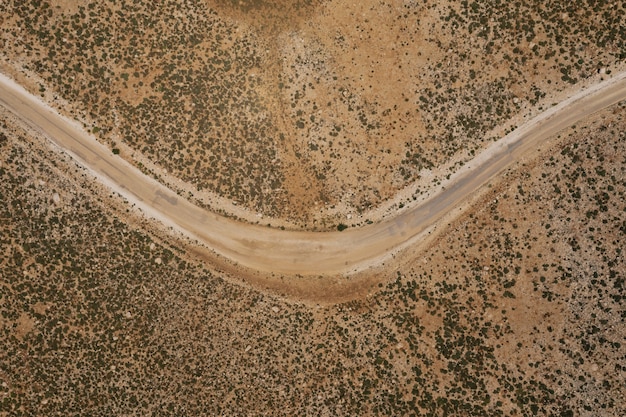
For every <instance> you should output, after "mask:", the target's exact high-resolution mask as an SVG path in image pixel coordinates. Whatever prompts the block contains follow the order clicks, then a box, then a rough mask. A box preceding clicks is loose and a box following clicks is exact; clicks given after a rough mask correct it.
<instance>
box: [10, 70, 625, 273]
mask: <svg viewBox="0 0 626 417" xmlns="http://www.w3.org/2000/svg"><path fill="white" fill-rule="evenodd" d="M624 99H626V73H621V74H619V75H617V76H615V77H613V78H612V79H610V80H607V81H604V82H602V83H600V84H597V85H595V86H593V87H591V88H588V89H586V90H584V91H581V92H579V93H578V94H576V95H575V96H573V97H571V98H570V99H568V100H566V101H564V102H563V103H561V104H559V105H558V106H554V107H552V108H550V109H548V110H547V111H545V112H544V113H542V114H541V115H539V116H538V117H536V118H535V119H533V120H531V121H530V122H528V123H527V124H525V125H523V126H522V127H520V128H518V129H516V130H515V131H514V132H512V133H511V134H509V135H508V136H506V137H505V138H503V139H501V140H499V141H497V142H495V143H494V144H493V145H492V146H490V147H489V148H488V149H486V150H485V151H484V152H483V153H481V154H480V155H478V156H477V157H476V158H475V159H474V160H472V161H471V162H470V163H468V164H466V165H465V166H464V168H463V169H462V170H461V171H459V172H457V173H456V174H455V175H454V176H453V177H452V178H451V179H450V182H448V183H447V184H446V188H445V189H443V190H442V191H440V192H438V193H436V194H434V195H433V196H432V197H431V198H429V199H428V200H426V201H424V202H423V203H421V204H420V205H419V206H416V207H414V208H411V209H408V210H405V211H403V212H401V213H400V214H398V215H397V216H396V217H394V218H392V219H389V220H385V221H383V222H381V223H377V224H372V225H368V226H364V227H361V228H354V229H348V230H345V231H343V232H324V233H321V232H295V231H282V230H276V229H271V228H268V227H261V226H256V225H250V224H245V223H241V222H237V221H234V220H231V219H228V218H225V217H222V216H219V215H216V214H214V213H211V212H209V211H206V210H204V209H202V208H199V207H197V206H195V205H193V204H191V203H190V202H189V201H187V200H185V199H184V198H181V197H180V196H178V195H176V194H175V193H174V192H173V191H171V190H170V189H168V188H167V187H165V186H164V185H162V184H160V183H158V182H157V181H155V180H153V179H151V178H149V177H147V176H145V175H143V174H142V173H141V172H140V171H139V170H138V169H136V168H134V167H133V166H131V165H130V164H129V163H127V162H126V161H124V160H123V159H122V158H120V157H119V156H116V155H114V154H113V153H112V152H111V150H110V149H108V148H106V147H104V146H103V145H101V144H100V143H99V142H97V141H96V140H95V138H93V137H92V136H91V135H89V134H88V133H87V132H85V131H84V130H83V129H82V128H81V127H80V126H78V125H77V124H76V123H75V122H72V121H70V120H68V119H66V118H64V117H62V116H60V115H59V114H58V113H57V112H55V111H54V110H53V109H51V108H50V107H48V106H47V105H45V104H44V103H43V102H42V101H41V100H40V99H38V98H37V97H35V96H33V95H31V94H29V93H27V92H26V91H25V90H24V89H22V88H21V87H20V86H18V85H16V84H15V83H14V82H13V81H12V80H10V79H9V78H7V77H5V76H3V75H1V74H0V104H2V105H3V106H4V107H6V108H7V109H8V110H10V111H11V112H13V113H14V114H15V115H17V116H18V117H19V118H20V119H21V120H22V121H23V122H25V123H26V124H27V125H29V126H30V127H32V128H34V129H36V130H37V131H40V132H42V133H43V134H44V135H45V136H47V137H48V138H50V139H51V140H52V141H53V142H54V143H55V144H57V145H58V146H59V147H61V148H62V149H64V150H65V151H67V152H68V153H69V154H71V155H72V156H73V157H74V158H75V159H76V160H77V161H78V162H79V163H80V164H81V165H83V166H84V167H86V168H87V169H88V170H89V171H91V172H92V173H93V174H94V175H95V176H96V177H97V178H98V179H99V180H100V181H102V182H104V183H105V184H106V185H108V186H109V187H110V188H111V189H112V190H114V191H115V192H117V193H119V194H121V195H123V196H124V197H126V198H127V199H128V200H129V202H131V203H134V204H136V205H137V206H138V207H140V208H141V209H142V210H143V211H144V212H146V213H147V214H148V215H149V216H152V217H155V218H156V219H158V220H160V221H162V222H163V223H164V224H165V225H167V226H171V227H173V228H175V229H176V230H178V231H180V232H182V233H184V234H186V235H188V236H190V237H191V238H194V239H197V240H199V241H200V242H201V243H203V244H204V245H206V246H208V247H209V248H211V249H212V250H214V251H215V252H217V253H218V254H220V255H222V256H224V257H226V258H228V259H230V260H232V261H234V262H236V263H238V264H240V265H242V266H245V267H248V268H252V269H255V270H258V271H263V272H275V273H284V274H301V275H325V274H337V273H349V272H355V271H359V270H362V269H364V268H367V267H368V266H369V265H374V264H377V263H379V262H381V261H382V260H384V259H385V258H387V257H389V256H391V254H392V253H394V252H395V251H397V250H399V249H401V248H402V247H405V246H407V245H410V244H411V243H414V242H415V241H416V240H417V239H419V238H420V236H423V235H422V233H424V232H425V231H427V230H428V229H429V228H430V227H432V226H433V225H434V224H436V222H437V221H439V220H440V219H442V218H443V217H444V216H445V215H446V214H448V213H450V211H451V210H452V209H453V208H455V207H458V206H459V204H461V203H462V202H463V201H465V200H467V199H468V197H471V196H472V195H473V194H474V193H475V192H476V190H478V189H479V188H480V187H481V186H482V185H484V184H485V183H487V182H488V181H489V180H490V179H492V178H494V177H495V176H497V175H498V174H499V173H500V172H502V171H503V170H504V169H506V168H507V167H509V166H510V165H511V164H513V163H514V162H515V161H517V160H519V158H520V157H522V156H523V155H525V154H527V153H528V152H529V151H532V150H533V149H535V148H536V147H537V146H538V144H540V143H541V141H542V140H545V139H546V138H547V137H549V136H551V135H553V134H555V133H556V132H558V131H560V130H562V129H564V128H566V127H568V126H571V125H572V124H575V123H576V122H577V121H579V120H581V119H582V118H584V117H586V116H588V115H590V114H592V113H595V112H597V111H599V110H601V109H603V108H606V107H608V106H610V105H612V104H614V103H616V102H618V101H621V100H624Z"/></svg>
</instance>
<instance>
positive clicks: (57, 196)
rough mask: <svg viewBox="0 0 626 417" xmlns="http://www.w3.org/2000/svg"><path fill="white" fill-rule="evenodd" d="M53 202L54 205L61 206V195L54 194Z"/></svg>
mask: <svg viewBox="0 0 626 417" xmlns="http://www.w3.org/2000/svg"><path fill="white" fill-rule="evenodd" d="M52 201H53V202H54V204H59V202H60V201H61V197H60V196H59V193H54V194H52Z"/></svg>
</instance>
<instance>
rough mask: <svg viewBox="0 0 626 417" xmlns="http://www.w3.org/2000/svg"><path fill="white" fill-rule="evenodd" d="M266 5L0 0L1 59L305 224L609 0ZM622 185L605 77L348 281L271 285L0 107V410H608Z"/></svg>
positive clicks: (124, 137) (579, 48)
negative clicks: (474, 189)
mask: <svg viewBox="0 0 626 417" xmlns="http://www.w3.org/2000/svg"><path fill="white" fill-rule="evenodd" d="M285 3H287V2H282V1H279V0H274V1H271V0H268V1H252V2H246V1H243V2H238V3H235V2H231V1H222V2H215V4H214V3H212V2H209V1H189V2H184V3H183V2H167V1H164V2H158V3H156V4H153V3H152V2H145V3H141V2H133V3H131V2H128V3H126V2H115V1H105V2H97V3H96V2H93V3H89V2H87V1H84V2H83V1H80V2H63V1H54V2H44V1H35V0H34V1H8V2H5V3H2V4H0V22H1V24H0V28H1V32H0V33H1V35H0V61H1V65H2V72H4V73H6V74H8V75H10V76H12V77H13V78H14V79H15V80H16V81H18V82H19V83H20V84H22V85H24V86H25V87H27V88H29V89H30V90H31V91H33V92H36V93H37V94H40V95H41V96H42V97H43V99H44V100H46V101H47V102H49V103H50V104H51V105H52V106H53V107H55V108H57V109H58V110H59V111H61V112H65V113H66V114H67V115H69V116H71V117H74V118H76V119H78V120H79V121H80V122H81V123H82V124H83V125H84V126H85V128H86V129H88V130H90V131H91V132H92V133H93V134H95V135H96V136H97V137H98V139H99V140H101V141H102V142H103V143H105V144H106V145H107V146H110V148H111V149H112V152H113V150H115V151H116V152H119V154H120V157H123V158H125V159H127V160H128V161H130V162H131V163H133V164H134V165H135V166H138V167H140V168H141V169H142V170H143V171H144V172H146V173H148V174H149V175H152V176H154V177H156V178H158V179H159V180H160V181H162V182H163V183H165V184H167V185H169V186H171V187H172V188H174V189H176V190H177V191H178V192H179V194H181V196H184V197H189V198H190V199H192V200H193V201H195V202H197V203H199V204H202V205H204V206H205V207H207V208H209V209H211V210H214V211H216V212H219V213H222V214H226V215H229V216H233V217H237V218H240V219H242V220H244V221H248V222H250V223H256V222H258V223H259V224H262V225H265V224H270V225H272V226H274V227H280V226H282V227H285V228H292V229H308V230H327V229H331V228H333V229H335V228H336V227H337V225H338V224H345V225H347V226H350V227H358V226H359V224H365V223H367V222H368V221H370V222H371V221H373V222H376V221H379V220H380V219H382V218H384V217H390V216H393V215H394V213H395V212H396V211H397V210H399V209H401V208H402V207H403V206H405V205H411V204H416V203H417V202H419V200H420V198H423V197H424V196H426V195H427V194H428V193H429V192H431V191H432V190H433V189H434V187H436V186H437V185H438V183H440V182H441V181H443V180H444V179H445V178H446V176H447V175H448V174H451V173H452V172H454V171H456V170H458V169H459V168H460V167H461V166H463V165H464V164H465V163H467V162H468V161H470V159H471V158H472V156H474V155H475V154H477V153H479V152H480V151H481V150H482V149H484V148H485V147H486V146H488V144H489V143H491V142H492V141H493V140H494V139H497V138H499V137H500V136H502V134H503V133H504V132H507V131H509V130H510V129H511V128H512V127H514V126H516V125H519V124H521V123H522V122H523V121H524V120H527V119H528V118H529V117H531V116H533V115H536V114H538V113H540V112H541V111H542V110H544V109H545V108H547V107H550V106H551V105H552V104H553V103H556V102H559V101H560V100H561V99H562V98H563V97H565V96H567V95H568V94H571V92H573V91H576V90H577V89H580V88H582V86H585V85H591V84H593V83H596V82H598V81H599V80H600V78H606V77H611V75H612V74H614V73H617V72H619V71H621V70H623V60H624V58H625V57H626V51H625V50H624V40H625V39H626V32H625V30H626V29H625V26H624V21H625V19H624V13H625V12H626V10H625V7H626V5H624V4H620V3H615V2H602V1H582V2H569V3H567V4H552V3H545V2H530V3H526V4H521V3H518V4H504V3H501V2H496V1H494V2H483V3H480V4H479V3H476V2H474V3H469V2H461V3H459V4H452V3H445V2H443V3H437V4H434V3H430V2H428V1H426V2H412V1H397V2H358V3H345V2H340V1H334V2H333V1H329V2H322V1H315V0H312V1H310V2H307V1H298V2H289V3H288V5H289V7H284V5H285ZM276 10H281V11H280V12H277V11H276ZM625 193H626V104H625V103H623V102H622V103H620V104H617V105H615V106H613V107H611V108H610V109H608V110H605V111H603V112H601V113H598V114H596V115H593V116H591V117H589V118H588V119H587V120H585V121H584V122H581V123H578V124H577V125H576V126H572V127H570V128H569V129H568V130H566V131H563V132H561V133H560V134H559V135H557V136H555V137H554V138H552V139H551V140H550V141H549V142H548V143H546V145H545V146H544V148H543V149H541V151H540V152H538V153H537V154H535V155H532V156H529V157H528V158H527V159H524V160H522V161H520V162H519V164H518V165H516V166H515V167H513V168H511V169H510V170H508V171H507V172H506V173H505V174H504V175H502V176H501V177H500V178H499V179H497V180H494V181H492V182H491V183H490V184H489V186H488V188H486V189H485V193H484V195H483V196H482V197H481V198H480V200H478V201H475V202H474V203H473V206H472V208H471V209H469V210H466V211H465V212H463V214H461V215H460V216H458V217H457V218H456V219H454V220H453V221H451V222H449V224H446V225H443V227H444V230H443V231H440V232H439V234H438V235H437V237H435V238H433V239H431V240H430V241H429V242H428V244H427V245H419V247H415V248H413V249H411V248H409V249H408V250H407V251H406V252H405V253H403V254H402V256H401V257H397V258H396V259H394V260H392V261H390V262H387V263H386V264H385V265H380V267H379V268H377V269H376V271H375V273H372V274H371V275H370V276H368V277H367V279H364V278H363V277H356V278H355V279H361V280H362V281H360V282H362V285H361V286H360V287H355V288H353V289H352V290H351V292H350V294H347V295H346V294H343V295H342V297H337V296H336V294H337V292H336V288H337V286H341V285H343V284H342V283H344V282H346V281H347V280H349V279H350V277H337V278H336V279H335V283H334V284H333V285H326V283H325V282H323V281H322V280H323V279H329V278H328V277H325V278H319V280H318V281H315V280H314V279H311V278H307V280H308V281H307V282H300V283H299V287H298V288H299V290H298V292H297V294H295V293H293V292H290V288H291V287H290V284H291V283H290V282H289V280H298V279H300V278H298V277H286V278H285V286H284V287H283V288H282V290H281V288H278V287H273V288H271V289H265V288H263V284H262V282H261V281H255V282H252V283H251V282H249V281H245V280H242V279H241V277H239V276H237V274H236V272H235V271H233V270H230V269H225V268H221V267H216V266H215V265H213V264H211V263H207V262H204V261H203V260H202V258H201V257H198V256H197V255H195V254H194V252H193V249H192V248H190V245H189V244H188V243H186V242H183V241H180V240H177V239H176V238H175V237H174V236H172V234H171V233H169V232H168V231H167V230H164V229H163V228H160V227H159V226H158V224H157V223H155V222H153V221H150V220H148V219H145V218H143V217H142V216H141V215H139V214H138V213H137V212H136V211H135V210H133V208H132V207H129V206H128V205H127V204H126V203H125V202H124V201H123V200H122V199H121V198H119V197H118V196H117V195H116V194H113V193H111V192H110V190H109V189H107V188H106V186H104V185H102V184H100V183H98V182H97V181H94V179H93V177H92V176H90V175H89V173H88V172H86V171H85V170H83V169H82V168H80V167H79V166H78V165H76V163H75V162H74V161H73V160H72V159H71V158H69V157H68V156H67V155H66V154H65V153H64V152H63V151H62V150H60V149H58V148H56V147H54V146H51V145H50V143H49V142H48V141H47V139H46V138H44V137H42V136H41V135H38V134H37V132H35V131H33V130H32V129H28V128H26V127H25V126H23V125H22V124H21V123H20V122H19V120H17V119H16V118H15V117H14V116H13V115H11V114H10V113H8V112H6V111H5V110H4V109H3V108H0V196H1V198H0V230H1V232H0V332H1V337H0V415H7V416H8V415H11V416H13V415H86V414H87V415H141V416H144V415H148V414H154V415H416V416H421V415H433V416H443V415H459V416H471V415H503V416H508V415H511V416H512V415H560V416H597V415H603V416H604V415H606V416H621V415H624V414H626V407H624V404H626V398H625V397H626V389H625V388H624V374H625V370H624V366H625V362H626V361H625V359H626V358H625V356H624V344H625V343H626V326H625V324H624V320H625V318H626V309H625V307H624V306H625V300H624V297H625V294H624V277H625V275H626V265H625V260H624V253H623V247H624V242H625V241H626V197H625ZM307 288H310V293H309V294H307V293H306V289H307ZM324 288H326V291H324Z"/></svg>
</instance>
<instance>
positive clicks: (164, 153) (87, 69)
mask: <svg viewBox="0 0 626 417" xmlns="http://www.w3.org/2000/svg"><path fill="white" fill-rule="evenodd" d="M4 8H5V9H6V10H4V11H3V13H5V14H6V15H7V17H8V16H12V17H13V18H14V24H15V26H13V27H10V26H8V25H7V27H6V29H5V33H6V34H7V35H8V34H9V33H10V34H11V35H12V36H10V37H9V36H7V39H11V38H13V39H14V40H13V39H11V40H7V44H8V45H7V47H9V48H11V49H12V50H13V53H15V54H16V55H18V56H20V57H21V58H22V59H24V60H25V67H26V68H27V69H29V70H32V71H35V72H36V73H37V74H39V75H40V76H41V77H42V78H43V80H44V81H45V83H46V86H47V87H48V88H52V89H53V90H54V92H55V94H59V95H60V96H61V97H63V99H65V100H66V101H68V102H70V103H73V105H74V106H75V109H76V110H77V115H78V116H79V117H81V118H82V119H84V120H86V121H88V122H89V123H90V124H92V126H90V127H89V128H90V129H91V130H92V131H93V132H94V133H97V134H98V135H100V137H102V138H106V139H107V140H108V141H110V142H111V143H112V147H113V148H115V141H117V140H121V141H123V142H124V143H125V144H126V145H128V146H129V147H130V148H131V149H133V150H135V151H137V152H141V153H142V154H143V155H145V156H147V157H148V158H149V159H150V160H151V161H153V162H155V163H156V164H157V165H158V166H160V167H161V168H164V169H166V170H167V171H169V172H171V173H173V174H175V175H177V176H178V177H180V178H181V179H183V180H184V181H186V182H188V183H190V184H192V185H194V186H195V187H196V188H197V190H199V191H200V190H203V189H209V190H211V191H214V192H216V193H218V194H219V195H222V196H224V197H227V198H230V199H233V200H235V201H237V202H239V203H241V204H245V205H247V206H249V207H250V208H252V209H256V210H261V211H265V212H267V213H270V214H272V213H273V214H276V213H277V211H278V208H279V207H280V201H279V197H280V196H279V191H280V190H279V189H280V186H281V183H282V181H283V175H282V172H281V170H280V167H279V164H277V163H276V158H277V154H276V141H277V140H278V136H277V135H278V133H277V132H276V130H275V128H274V127H273V126H272V124H271V119H270V115H268V114H267V111H266V108H265V107H264V98H263V97H262V95H261V93H260V92H259V89H258V88H259V85H260V84H261V74H260V71H259V66H260V61H261V57H260V53H261V52H259V47H260V45H259V44H258V42H257V41H256V39H255V37H254V35H253V34H251V33H248V32H246V31H244V30H240V28H238V27H237V26H236V25H234V24H233V23H232V22H229V21H228V20H227V19H221V18H218V16H217V15H216V12H215V11H213V10H212V9H210V8H208V7H206V4H205V2H202V1H192V2H178V1H171V2H162V3H159V5H158V7H155V6H154V4H153V3H152V2H131V3H123V4H119V2H115V1H109V2H87V1H84V2H78V4H77V5H76V6H75V7H73V8H71V9H64V8H60V7H58V6H54V5H53V3H50V2H46V1H40V0H33V1H25V2H14V3H9V4H8V5H5V6H4ZM42 90H45V87H43V86H42ZM42 92H43V91H42ZM86 109H87V110H86ZM144 168H145V167H144Z"/></svg>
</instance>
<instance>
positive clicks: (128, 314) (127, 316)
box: [124, 311, 133, 319]
mask: <svg viewBox="0 0 626 417" xmlns="http://www.w3.org/2000/svg"><path fill="white" fill-rule="evenodd" d="M132 316H133V315H132V314H130V311H127V312H126V314H124V317H126V318H127V319H129V318H131V317H132Z"/></svg>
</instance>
